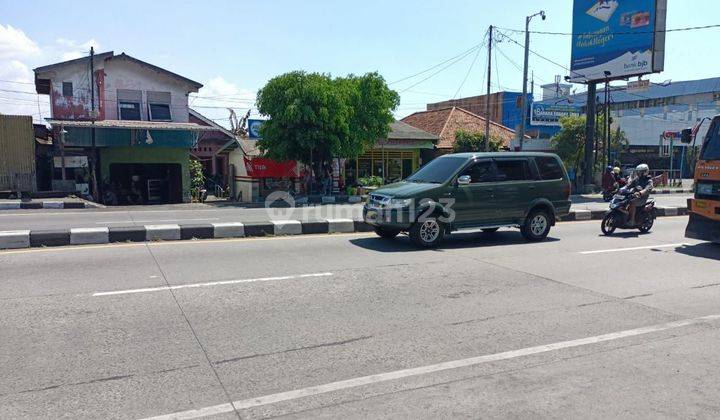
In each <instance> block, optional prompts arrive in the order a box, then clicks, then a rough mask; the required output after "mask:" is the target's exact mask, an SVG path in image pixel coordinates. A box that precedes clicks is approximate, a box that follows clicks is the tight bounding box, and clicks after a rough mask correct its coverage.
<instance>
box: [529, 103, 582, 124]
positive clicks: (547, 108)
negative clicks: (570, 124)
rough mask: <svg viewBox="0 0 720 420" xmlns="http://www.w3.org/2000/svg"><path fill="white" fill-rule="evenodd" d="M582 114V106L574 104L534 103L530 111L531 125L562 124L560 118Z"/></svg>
mask: <svg viewBox="0 0 720 420" xmlns="http://www.w3.org/2000/svg"><path fill="white" fill-rule="evenodd" d="M571 115H581V110H580V107H576V106H572V105H548V104H533V105H532V112H531V113H530V124H531V125H545V126H555V127H559V126H560V118H562V117H569V116H571Z"/></svg>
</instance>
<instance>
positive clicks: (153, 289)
mask: <svg viewBox="0 0 720 420" xmlns="http://www.w3.org/2000/svg"><path fill="white" fill-rule="evenodd" d="M332 275H333V274H332V273H312V274H295V275H290V276H275V277H260V278H257V279H240V280H223V281H213V282H208V283H193V284H179V285H177V286H160V287H146V288H143V289H128V290H116V291H113V292H95V293H93V296H113V295H129V294H133V293H149V292H160V291H163V290H178V289H193V288H197V287H212V286H225V285H228V284H242V283H258V282H265V281H277V280H292V279H306V278H312V277H327V276H332Z"/></svg>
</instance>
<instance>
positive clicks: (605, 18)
mask: <svg viewBox="0 0 720 420" xmlns="http://www.w3.org/2000/svg"><path fill="white" fill-rule="evenodd" d="M573 7H574V8H573V36H572V57H571V65H570V70H571V74H570V79H571V81H574V82H587V81H598V80H607V79H620V78H626V77H630V76H639V75H642V74H647V73H654V72H659V71H662V70H663V64H664V59H665V54H664V50H665V18H666V13H667V0H574V5H573Z"/></svg>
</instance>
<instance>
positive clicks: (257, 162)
mask: <svg viewBox="0 0 720 420" xmlns="http://www.w3.org/2000/svg"><path fill="white" fill-rule="evenodd" d="M243 159H244V160H245V169H246V170H247V175H248V176H249V177H251V178H297V162H295V161H294V160H287V161H284V162H276V161H274V160H270V159H267V158H261V157H256V158H253V159H248V158H243Z"/></svg>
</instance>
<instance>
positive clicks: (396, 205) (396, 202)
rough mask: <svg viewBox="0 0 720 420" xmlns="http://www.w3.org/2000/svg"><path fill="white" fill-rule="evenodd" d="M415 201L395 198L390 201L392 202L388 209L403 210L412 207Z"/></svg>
mask: <svg viewBox="0 0 720 420" xmlns="http://www.w3.org/2000/svg"><path fill="white" fill-rule="evenodd" d="M412 202H413V199H412V198H393V199H390V202H389V203H388V207H390V208H393V209H401V208H405V207H410V205H411V204H412Z"/></svg>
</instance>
